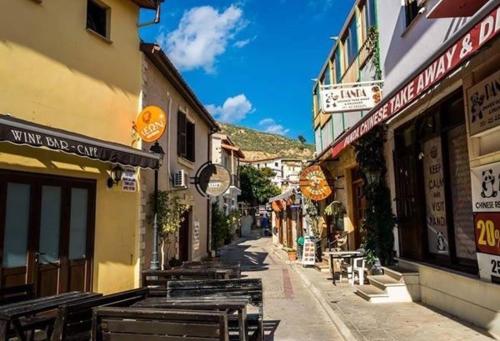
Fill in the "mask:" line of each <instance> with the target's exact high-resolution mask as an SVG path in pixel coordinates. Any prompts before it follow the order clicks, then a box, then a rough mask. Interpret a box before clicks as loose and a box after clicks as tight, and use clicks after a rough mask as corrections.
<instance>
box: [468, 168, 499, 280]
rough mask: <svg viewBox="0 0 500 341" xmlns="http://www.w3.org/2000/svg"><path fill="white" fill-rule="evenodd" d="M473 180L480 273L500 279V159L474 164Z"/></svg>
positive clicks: (488, 277)
mask: <svg viewBox="0 0 500 341" xmlns="http://www.w3.org/2000/svg"><path fill="white" fill-rule="evenodd" d="M471 184H472V210H473V212H474V230H475V236H476V249H477V251H478V253H477V260H478V265H479V274H480V276H481V278H483V279H486V280H489V281H492V282H497V283H500V162H496V163H491V164H488V165H485V166H481V167H476V168H472V169H471Z"/></svg>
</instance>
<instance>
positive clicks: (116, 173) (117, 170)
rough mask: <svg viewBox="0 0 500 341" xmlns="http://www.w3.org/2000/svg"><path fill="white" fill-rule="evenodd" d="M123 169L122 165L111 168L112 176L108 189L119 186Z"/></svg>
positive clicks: (109, 179)
mask: <svg viewBox="0 0 500 341" xmlns="http://www.w3.org/2000/svg"><path fill="white" fill-rule="evenodd" d="M122 176H123V168H122V167H121V166H120V165H115V166H113V168H111V176H110V177H109V178H108V187H109V188H112V187H113V185H116V184H118V183H119V182H120V181H121V180H122Z"/></svg>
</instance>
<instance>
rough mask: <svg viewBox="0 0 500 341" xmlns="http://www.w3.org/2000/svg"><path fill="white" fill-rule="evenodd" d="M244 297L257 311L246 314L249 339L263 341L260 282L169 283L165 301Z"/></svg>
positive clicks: (239, 280)
mask: <svg viewBox="0 0 500 341" xmlns="http://www.w3.org/2000/svg"><path fill="white" fill-rule="evenodd" d="M242 297H245V298H247V299H248V302H249V304H251V305H253V306H254V307H256V308H257V309H258V313H257V314H247V326H248V328H249V332H250V333H251V335H250V337H251V338H252V339H255V340H263V339H264V324H263V323H264V301H263V295H262V280H261V279H260V278H243V279H227V280H204V281H203V280H197V281H171V282H168V283H167V300H168V299H169V298H170V299H179V298H186V299H199V300H206V299H220V300H224V299H232V298H233V299H234V298H242Z"/></svg>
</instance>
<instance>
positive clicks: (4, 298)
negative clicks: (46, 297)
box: [0, 284, 35, 305]
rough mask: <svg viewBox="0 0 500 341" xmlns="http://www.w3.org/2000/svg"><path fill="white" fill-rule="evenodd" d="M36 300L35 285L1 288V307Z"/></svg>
mask: <svg viewBox="0 0 500 341" xmlns="http://www.w3.org/2000/svg"><path fill="white" fill-rule="evenodd" d="M33 298H35V291H34V289H33V284H23V285H16V286H12V287H5V288H0V305H5V304H11V303H17V302H21V301H26V300H30V299H33Z"/></svg>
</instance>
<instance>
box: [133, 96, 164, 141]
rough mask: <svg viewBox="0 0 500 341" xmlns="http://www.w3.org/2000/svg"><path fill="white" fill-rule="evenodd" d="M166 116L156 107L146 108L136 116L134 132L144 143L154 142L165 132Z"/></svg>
mask: <svg viewBox="0 0 500 341" xmlns="http://www.w3.org/2000/svg"><path fill="white" fill-rule="evenodd" d="M166 127H167V115H166V114H165V112H164V111H163V110H162V109H161V108H159V107H156V106H153V105H151V106H148V107H146V108H144V110H143V111H142V112H141V113H140V114H139V116H137V120H136V122H135V126H134V128H135V131H136V132H137V134H139V136H140V137H141V139H142V140H143V141H144V142H155V141H157V140H158V139H159V138H160V137H161V136H162V135H163V133H164V132H165V129H166Z"/></svg>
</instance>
